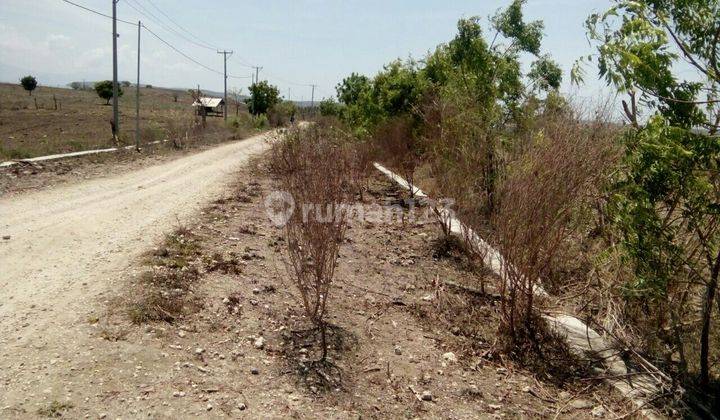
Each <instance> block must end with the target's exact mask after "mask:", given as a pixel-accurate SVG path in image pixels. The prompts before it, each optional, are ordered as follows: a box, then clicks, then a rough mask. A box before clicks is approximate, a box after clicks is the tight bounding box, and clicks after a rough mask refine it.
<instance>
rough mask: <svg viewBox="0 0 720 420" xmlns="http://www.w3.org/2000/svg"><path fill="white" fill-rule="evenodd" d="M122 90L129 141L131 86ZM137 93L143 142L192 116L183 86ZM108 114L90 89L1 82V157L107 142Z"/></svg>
mask: <svg viewBox="0 0 720 420" xmlns="http://www.w3.org/2000/svg"><path fill="white" fill-rule="evenodd" d="M123 91H124V95H123V96H121V97H120V100H119V103H120V141H121V143H122V144H134V142H135V137H134V136H135V88H134V87H128V88H123ZM175 95H177V102H176V101H175ZM140 96H141V105H140V106H141V112H140V117H141V125H140V127H141V128H140V130H141V138H142V140H141V142H142V143H149V142H152V141H157V140H162V139H165V138H167V136H168V134H169V133H177V132H179V131H181V129H182V127H184V126H187V125H189V124H190V123H191V122H192V121H193V119H194V116H193V109H192V107H191V106H190V104H191V103H192V98H191V97H190V95H189V94H188V93H187V92H183V91H174V90H169V89H163V88H145V87H142V88H141V89H140ZM53 97H55V99H56V100H57V107H58V109H55V102H54V101H53ZM36 102H37V109H36V107H35V103H36ZM229 111H230V110H229ZM111 120H112V106H106V105H105V100H104V99H101V98H100V97H99V96H98V95H97V94H96V93H95V91H94V90H72V89H61V88H52V87H44V86H39V87H38V88H37V89H36V90H35V91H34V92H33V94H32V96H29V95H28V94H27V92H26V91H24V90H23V88H22V87H21V86H20V85H18V84H7V83H1V84H0V160H8V159H22V158H29V157H35V156H44V155H49V154H55V153H68V152H75V151H81V150H88V149H96V148H106V147H112V146H114V144H113V139H112V132H111V127H110V121H111ZM208 126H209V127H210V128H214V129H218V128H223V121H222V118H208Z"/></svg>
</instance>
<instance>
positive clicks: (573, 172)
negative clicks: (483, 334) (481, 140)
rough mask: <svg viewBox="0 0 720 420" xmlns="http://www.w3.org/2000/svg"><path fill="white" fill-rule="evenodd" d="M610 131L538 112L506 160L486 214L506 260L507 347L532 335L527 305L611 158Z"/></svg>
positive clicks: (614, 151) (563, 115)
mask: <svg viewBox="0 0 720 420" xmlns="http://www.w3.org/2000/svg"><path fill="white" fill-rule="evenodd" d="M614 134H615V130H614V129H613V128H612V126H611V125H610V124H608V123H606V122H605V121H604V120H597V121H584V120H582V119H581V118H579V117H578V116H576V115H572V113H566V112H563V113H557V114H554V115H547V116H545V117H543V121H542V123H541V125H540V129H539V131H537V132H536V133H535V135H534V138H533V139H532V140H531V143H530V144H529V145H527V148H526V149H525V151H524V152H523V154H522V155H521V156H520V157H519V158H518V159H517V160H515V161H514V162H513V163H512V164H510V165H509V167H508V170H507V175H506V177H505V179H504V180H503V182H502V184H501V185H500V189H499V195H500V200H499V203H500V204H499V206H498V208H497V211H496V213H495V214H494V216H493V226H494V230H495V242H496V243H497V245H498V247H499V249H500V252H501V254H502V255H503V256H504V258H505V261H507V264H505V266H504V273H503V274H504V276H503V281H502V282H501V284H500V290H501V294H502V296H503V300H502V305H501V312H502V324H503V325H502V326H501V328H502V330H503V331H504V332H506V333H507V334H508V336H509V337H510V339H511V342H512V344H513V345H515V344H517V341H518V340H519V339H521V338H523V335H524V333H529V336H527V338H530V339H533V335H534V319H533V316H534V307H535V304H536V298H537V296H538V295H541V294H542V293H541V292H540V289H542V284H541V283H540V279H543V278H547V277H548V276H549V275H550V274H551V271H552V270H553V264H554V262H555V259H556V258H557V256H558V254H559V252H560V250H561V248H562V247H563V246H565V243H566V241H567V240H568V238H569V237H570V235H571V234H572V233H573V231H574V229H575V227H576V223H575V222H576V220H577V219H578V217H580V215H581V214H582V212H583V211H584V208H585V207H587V206H588V205H589V203H588V200H587V199H588V197H589V192H591V191H595V189H596V188H597V184H598V183H600V181H601V180H602V178H603V177H604V176H606V175H607V173H608V169H609V168H610V167H611V165H612V163H614V162H617V148H616V147H614V138H615V135H614Z"/></svg>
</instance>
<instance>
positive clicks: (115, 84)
mask: <svg viewBox="0 0 720 420" xmlns="http://www.w3.org/2000/svg"><path fill="white" fill-rule="evenodd" d="M118 1H119V0H112V17H113V25H112V26H113V137H114V140H115V143H117V142H118V135H119V133H120V116H119V115H118V67H117V65H118V63H117V38H118V33H117V2H118Z"/></svg>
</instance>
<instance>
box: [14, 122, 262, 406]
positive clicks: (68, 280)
mask: <svg viewBox="0 0 720 420" xmlns="http://www.w3.org/2000/svg"><path fill="white" fill-rule="evenodd" d="M267 139H268V136H267V135H263V136H256V137H253V138H250V139H247V140H243V141H239V142H233V143H229V144H225V145H222V146H219V147H216V148H213V149H210V150H207V151H204V152H201V153H198V154H194V155H190V156H187V157H184V158H180V159H177V160H174V161H170V162H166V163H163V164H160V165H157V166H151V167H148V168H144V169H140V170H137V171H134V172H128V173H125V174H122V175H119V176H116V177H111V178H100V179H94V180H89V181H85V182H80V183H77V184H73V185H66V186H62V187H59V188H56V189H50V190H43V191H37V192H31V193H27V194H21V195H17V196H5V197H2V198H0V235H1V236H2V239H0V267H1V269H0V347H1V348H2V354H1V355H0V387H1V388H3V391H2V392H0V409H2V412H1V413H0V417H3V418H7V417H8V416H13V415H20V416H22V415H27V413H35V406H36V405H38V406H39V405H41V404H44V401H45V400H47V399H50V400H53V399H59V400H64V399H65V397H66V396H67V395H73V393H78V392H79V391H78V390H79V389H82V387H81V386H80V385H79V384H80V383H82V384H83V386H85V387H87V386H90V387H93V386H95V385H98V384H97V383H94V382H93V379H91V378H93V377H94V376H93V375H91V372H92V371H87V370H83V369H79V368H77V367H76V366H78V364H80V365H81V364H83V363H87V362H89V361H91V360H93V359H94V358H95V357H98V356H100V355H99V354H98V353H97V352H94V351H93V344H92V342H89V341H88V335H87V333H86V332H85V331H84V330H85V328H86V326H87V318H88V317H89V316H92V313H93V312H94V311H96V310H97V302H98V299H100V300H102V299H103V297H104V296H109V295H116V294H117V293H118V289H117V288H120V287H122V284H123V282H122V281H118V278H117V273H118V272H122V270H123V269H124V268H125V267H127V266H128V265H129V264H130V263H131V262H132V261H133V260H134V259H135V258H136V257H137V256H138V255H139V254H140V253H142V251H143V250H144V249H145V248H146V247H148V246H149V245H150V244H152V243H154V242H155V241H157V240H158V238H160V237H161V235H162V234H163V233H164V232H167V231H169V230H172V227H173V226H174V225H176V224H177V223H178V221H180V220H185V219H187V218H188V217H189V216H190V215H192V214H194V213H195V212H197V210H198V209H200V208H201V207H202V206H203V205H204V204H205V203H206V202H207V201H208V200H209V199H210V198H211V197H214V196H216V195H217V194H220V193H221V192H222V191H223V189H224V188H226V185H227V183H228V182H229V181H230V180H231V178H232V174H233V173H234V172H235V171H236V170H237V169H238V167H239V166H241V165H242V164H243V163H244V162H245V161H247V159H248V158H249V157H250V156H251V155H253V154H254V153H257V152H259V151H261V150H263V149H264V148H265V147H266V144H267ZM105 350H108V351H112V350H111V349H105ZM105 355H106V354H105ZM116 368H118V369H121V370H122V369H123V367H121V366H116ZM108 379H111V378H110V377H109V378H108ZM88 381H89V382H88ZM101 381H102V379H101ZM84 389H87V388H84ZM76 398H79V397H76ZM74 399H75V398H74Z"/></svg>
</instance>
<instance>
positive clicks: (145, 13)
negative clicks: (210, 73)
mask: <svg viewBox="0 0 720 420" xmlns="http://www.w3.org/2000/svg"><path fill="white" fill-rule="evenodd" d="M131 2H132V3H131ZM125 4H127V5H128V6H130V8H131V9H133V10H135V11H136V12H138V13H139V14H141V15H143V16H145V17H146V18H148V19H150V20H152V21H153V22H155V23H157V24H158V25H160V27H161V28H163V29H165V30H166V31H168V32H170V33H173V34H175V35H177V36H179V37H180V38H182V39H184V40H185V41H187V42H190V43H191V44H193V45H196V46H198V47H200V48H205V49H208V50H213V51H215V50H216V48H214V47H210V46H208V45H203V44H200V43H198V42H196V41H193V40H192V39H190V38H188V37H186V36H185V35H183V34H181V33H180V32H178V31H176V30H175V29H173V28H171V27H168V26H166V25H165V24H163V23H162V22H161V19H160V18H158V17H157V16H155V15H154V14H153V13H152V12H150V11H149V10H147V9H146V8H145V7H144V6H143V5H142V4H140V3H137V2H135V1H133V0H125ZM133 4H135V6H137V7H135V6H133ZM138 7H139V8H140V9H142V11H141V10H140V9H138Z"/></svg>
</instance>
